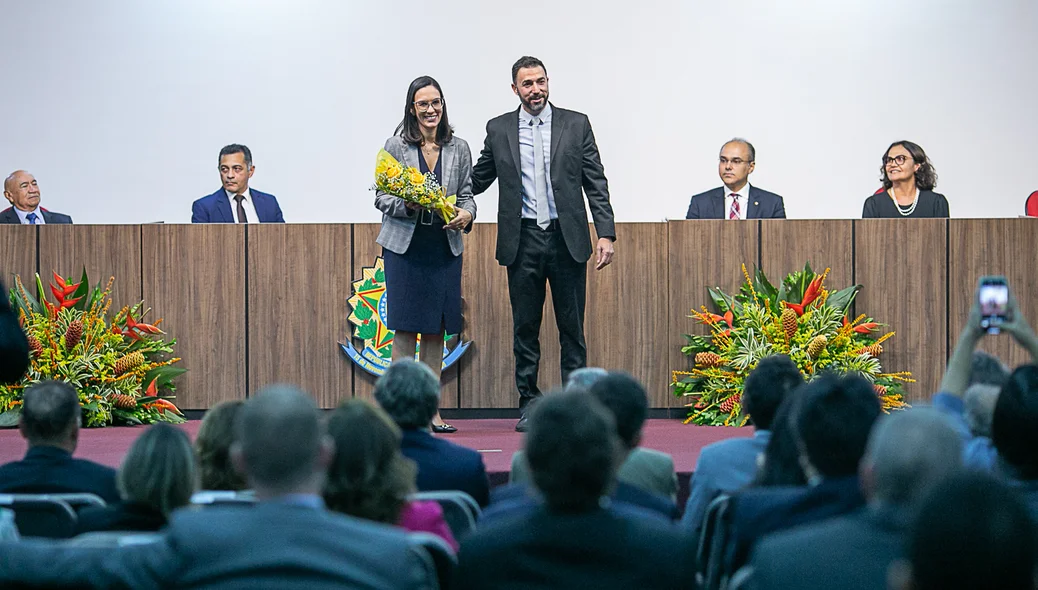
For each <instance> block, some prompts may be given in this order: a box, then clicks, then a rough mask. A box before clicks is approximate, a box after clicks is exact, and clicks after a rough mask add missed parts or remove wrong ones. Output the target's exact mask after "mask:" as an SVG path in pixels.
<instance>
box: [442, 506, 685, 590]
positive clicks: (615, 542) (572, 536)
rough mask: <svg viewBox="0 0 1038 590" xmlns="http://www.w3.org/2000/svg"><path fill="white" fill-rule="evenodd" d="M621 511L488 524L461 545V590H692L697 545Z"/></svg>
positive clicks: (537, 513)
mask: <svg viewBox="0 0 1038 590" xmlns="http://www.w3.org/2000/svg"><path fill="white" fill-rule="evenodd" d="M630 510H635V511H639V512H644V511H641V510H640V509H637V508H636V507H628V510H621V509H620V507H619V506H618V505H617V504H613V505H611V506H607V507H604V508H597V509H594V510H590V511H587V512H578V513H559V512H552V511H550V510H548V509H547V508H546V507H544V506H535V507H534V508H533V509H531V510H530V511H529V512H524V513H522V514H517V515H516V516H515V517H513V518H506V519H501V520H497V521H494V522H486V523H481V524H480V526H479V527H478V528H477V529H476V530H475V531H473V532H472V533H470V534H469V535H468V536H467V537H465V540H464V541H462V543H461V551H459V552H458V567H457V569H456V570H455V578H454V580H455V581H454V585H453V587H454V588H459V589H467V588H474V589H475V588H479V589H482V588H494V589H495V590H511V589H516V590H519V589H522V590H531V589H539V588H544V589H547V588H595V589H596V590H601V589H612V588H616V589H621V588H622V589H627V588H660V589H671V588H692V587H694V584H695V582H694V574H693V572H692V564H693V563H694V562H695V558H694V554H693V552H694V540H693V539H692V538H691V537H690V536H689V535H687V534H685V533H684V532H683V531H682V530H681V529H679V528H678V527H676V526H674V525H673V524H671V523H668V522H666V521H664V520H662V519H656V518H653V517H652V516H651V515H649V516H648V517H645V516H640V515H635V514H633V513H631V512H630Z"/></svg>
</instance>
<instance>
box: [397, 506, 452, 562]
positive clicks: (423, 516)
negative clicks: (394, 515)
mask: <svg viewBox="0 0 1038 590" xmlns="http://www.w3.org/2000/svg"><path fill="white" fill-rule="evenodd" d="M397 524H398V525H399V526H401V527H403V528H405V529H407V530H409V531H412V532H425V533H432V534H434V535H436V536H437V537H440V538H441V539H443V540H444V541H447V544H449V545H450V546H451V547H453V548H454V550H455V551H457V550H458V541H457V540H455V538H454V535H452V534H451V529H450V527H448V526H447V521H446V520H444V519H443V509H442V508H440V505H439V504H437V503H436V502H434V501H427V502H408V503H407V504H404V508H403V510H401V511H400V520H399V521H398V522H397Z"/></svg>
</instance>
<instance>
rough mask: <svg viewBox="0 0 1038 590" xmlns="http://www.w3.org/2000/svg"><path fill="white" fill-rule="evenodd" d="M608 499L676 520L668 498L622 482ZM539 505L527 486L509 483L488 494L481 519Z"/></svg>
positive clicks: (674, 510)
mask: <svg viewBox="0 0 1038 590" xmlns="http://www.w3.org/2000/svg"><path fill="white" fill-rule="evenodd" d="M609 497H610V498H611V499H612V500H615V501H616V502H617V503H618V504H630V505H632V506H639V507H641V508H644V509H646V510H651V511H652V512H655V513H656V514H659V515H660V516H662V517H664V518H666V519H668V520H677V519H678V507H677V505H676V504H675V503H674V502H672V501H671V500H670V499H669V498H665V497H663V496H660V495H658V494H653V493H652V492H648V491H645V490H643V489H641V488H639V487H638V486H635V485H633V484H629V483H627V482H624V481H618V482H617V483H616V487H615V488H614V489H613V493H612V494H610V496H609ZM539 503H540V500H539V499H538V498H537V496H536V491H535V490H534V488H532V487H531V486H530V485H528V484H524V483H510V484H508V485H503V486H497V487H496V488H494V490H493V491H492V492H491V493H490V507H489V508H487V510H486V511H484V512H483V516H482V518H490V517H492V515H493V513H494V512H495V508H497V507H498V506H500V510H501V511H502V512H504V511H508V510H510V509H514V508H517V507H519V506H522V505H526V506H534V505H537V504H539ZM506 508H507V509H508V510H506Z"/></svg>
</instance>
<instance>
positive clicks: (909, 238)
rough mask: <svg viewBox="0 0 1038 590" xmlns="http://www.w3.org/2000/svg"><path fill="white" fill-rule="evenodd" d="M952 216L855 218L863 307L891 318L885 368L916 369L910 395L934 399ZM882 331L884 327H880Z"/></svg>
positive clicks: (942, 346) (943, 337) (942, 358)
mask: <svg viewBox="0 0 1038 590" xmlns="http://www.w3.org/2000/svg"><path fill="white" fill-rule="evenodd" d="M947 224H948V222H947V220H945V219H913V220H902V219H863V220H861V221H856V222H855V233H856V243H855V251H854V260H855V262H854V264H855V279H856V280H857V282H858V283H861V284H862V285H864V289H862V291H861V292H860V293H859V295H858V299H857V311H858V313H867V314H869V315H870V316H872V317H874V318H876V319H877V320H878V321H880V322H882V323H885V324H889V326H890V327H889V328H884V331H885V330H890V329H893V330H895V331H896V332H897V334H896V335H895V336H894V337H893V338H892V339H890V340H888V341H886V342H884V343H883V349H884V352H883V356H882V357H881V358H880V360H881V361H882V362H883V368H884V370H886V371H888V372H893V371H911V372H912V373H913V375H914V376H915V379H916V381H917V382H916V383H910V384H908V385H907V386H906V388H905V391H906V392H907V394H908V395H907V397H908V398H909V400H910V401H915V402H919V401H923V400H928V399H929V398H930V395H931V394H932V393H933V392H934V391H935V390H936V389H937V386H938V385H939V384H940V381H941V376H942V375H943V374H944V367H945V363H946V360H947V358H946V352H945V351H946V345H947V334H948V330H947V313H948V307H947V299H946V293H947V254H948V252H947V248H946V246H945V245H946V244H947V238H948V234H947ZM879 333H882V332H879Z"/></svg>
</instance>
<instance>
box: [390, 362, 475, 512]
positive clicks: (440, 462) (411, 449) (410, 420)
mask: <svg viewBox="0 0 1038 590" xmlns="http://www.w3.org/2000/svg"><path fill="white" fill-rule="evenodd" d="M375 401H377V402H378V404H379V405H380V406H382V409H383V410H385V411H386V413H387V414H389V417H390V418H392V419H393V421H394V422H396V424H397V426H399V427H400V429H401V430H402V431H403V434H404V438H403V441H402V442H401V446H400V450H401V452H403V454H404V456H405V457H407V458H408V459H411V460H412V461H414V462H415V463H417V464H418V481H417V484H418V489H419V490H420V491H423V492H428V491H435V490H460V491H462V492H465V493H467V494H468V495H470V496H472V497H473V498H474V499H475V500H476V502H478V503H479V505H480V506H486V505H487V504H488V503H489V502H490V480H489V479H488V478H487V470H486V467H485V466H484V465H483V457H481V456H480V455H479V453H477V452H476V451H473V450H472V449H467V448H465V447H462V446H460V445H456V444H454V443H451V442H448V441H445V440H443V439H441V438H436V437H434V436H433V435H432V434H431V433H430V432H429V429H430V425H431V424H432V419H433V416H435V415H436V411H437V408H438V407H439V405H440V382H439V380H438V379H437V378H436V375H434V374H433V372H432V370H431V369H429V367H427V366H425V365H423V364H422V363H419V362H416V361H413V360H411V359H401V360H398V361H396V362H394V363H393V364H392V365H390V366H389V368H388V369H386V372H385V373H384V374H383V375H382V376H381V377H379V379H378V381H377V382H376V383H375Z"/></svg>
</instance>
